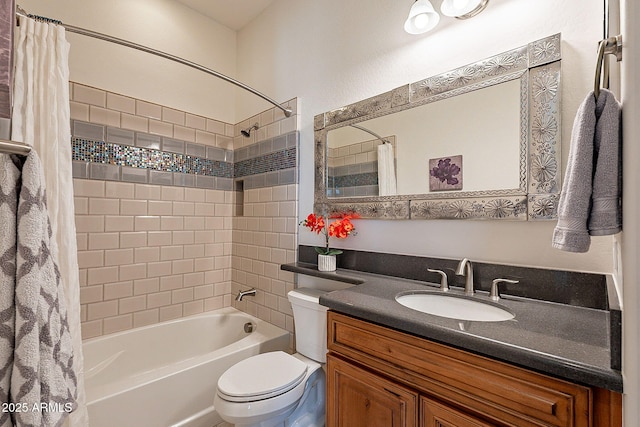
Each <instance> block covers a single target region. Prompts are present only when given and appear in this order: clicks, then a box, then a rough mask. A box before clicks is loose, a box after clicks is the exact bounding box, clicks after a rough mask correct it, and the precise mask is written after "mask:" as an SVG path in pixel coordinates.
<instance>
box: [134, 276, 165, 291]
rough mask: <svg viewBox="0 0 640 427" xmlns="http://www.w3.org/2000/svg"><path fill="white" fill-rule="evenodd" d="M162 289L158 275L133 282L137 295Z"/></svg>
mask: <svg viewBox="0 0 640 427" xmlns="http://www.w3.org/2000/svg"><path fill="white" fill-rule="evenodd" d="M159 291H160V279H159V278H158V277H154V278H150V279H139V280H135V281H134V282H133V293H134V294H135V295H142V294H152V293H154V292H159Z"/></svg>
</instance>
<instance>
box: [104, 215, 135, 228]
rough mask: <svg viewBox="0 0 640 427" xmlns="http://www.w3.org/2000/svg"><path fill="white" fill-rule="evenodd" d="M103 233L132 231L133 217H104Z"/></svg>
mask: <svg viewBox="0 0 640 427" xmlns="http://www.w3.org/2000/svg"><path fill="white" fill-rule="evenodd" d="M104 231H133V217H132V216H123V215H107V216H105V217H104Z"/></svg>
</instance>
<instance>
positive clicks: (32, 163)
mask: <svg viewBox="0 0 640 427" xmlns="http://www.w3.org/2000/svg"><path fill="white" fill-rule="evenodd" d="M43 178H44V177H43V174H42V168H41V165H40V160H39V158H38V156H37V155H36V153H35V151H32V152H31V154H29V156H28V157H27V159H26V160H25V162H24V165H22V182H21V185H20V182H18V183H16V184H17V185H16V187H17V188H18V192H19V196H18V205H17V221H16V225H17V234H16V239H15V240H16V242H17V256H16V268H15V297H14V298H15V343H14V352H13V367H12V372H11V388H10V396H11V400H10V401H11V402H13V403H16V404H20V405H24V406H22V407H21V409H22V411H19V412H14V413H12V418H13V422H14V425H16V426H59V425H61V424H62V423H63V422H64V420H65V418H66V417H67V415H68V414H69V412H70V411H72V410H73V409H75V407H76V400H75V399H76V393H77V391H76V384H77V381H76V374H75V366H74V362H73V347H72V344H71V335H70V333H69V325H68V323H67V317H66V307H65V303H64V295H63V294H62V286H61V285H62V284H61V282H60V274H59V271H58V267H57V265H56V262H55V259H54V258H55V255H56V254H55V251H54V250H53V248H52V243H53V242H51V226H50V224H49V216H48V214H47V209H46V197H45V188H44V179H43Z"/></svg>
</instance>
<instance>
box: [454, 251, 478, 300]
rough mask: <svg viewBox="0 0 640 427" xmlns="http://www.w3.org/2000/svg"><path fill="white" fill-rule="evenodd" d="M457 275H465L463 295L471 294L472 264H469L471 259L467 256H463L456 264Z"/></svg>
mask: <svg viewBox="0 0 640 427" xmlns="http://www.w3.org/2000/svg"><path fill="white" fill-rule="evenodd" d="M456 275H457V276H466V279H465V282H464V293H465V295H473V292H474V290H473V265H471V261H469V258H464V259H463V260H462V261H460V263H459V264H458V268H457V269H456Z"/></svg>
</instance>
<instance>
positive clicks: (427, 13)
mask: <svg viewBox="0 0 640 427" xmlns="http://www.w3.org/2000/svg"><path fill="white" fill-rule="evenodd" d="M488 4H489V0H443V1H442V4H441V5H440V11H441V12H442V14H443V15H445V16H450V17H453V18H457V19H468V18H472V17H474V16H476V15H477V14H479V13H480V12H482V11H483V10H485V9H486V7H487V5H488ZM438 22H440V15H439V14H438V12H436V11H435V9H434V8H433V5H432V4H431V2H430V1H429V0H416V1H415V3H413V5H412V6H411V9H410V10H409V17H408V18H407V20H406V21H405V23H404V30H405V31H406V32H407V33H409V34H422V33H426V32H427V31H430V30H432V29H434V28H435V26H436V25H438Z"/></svg>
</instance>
